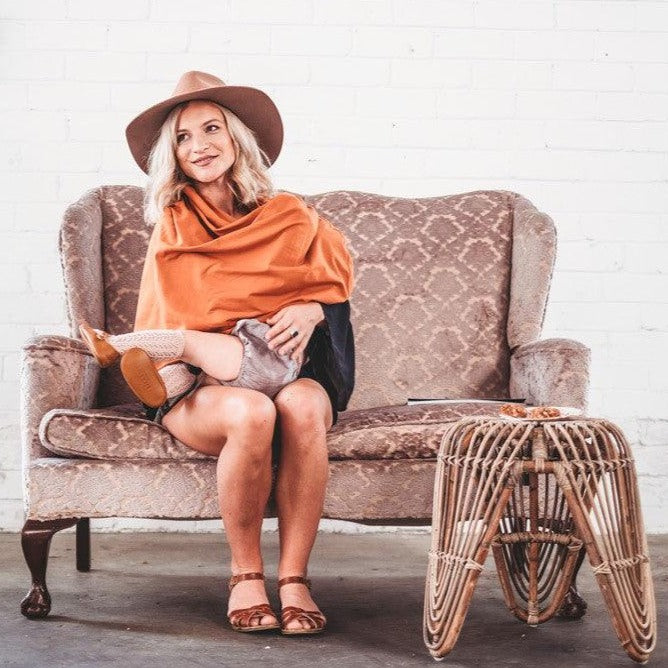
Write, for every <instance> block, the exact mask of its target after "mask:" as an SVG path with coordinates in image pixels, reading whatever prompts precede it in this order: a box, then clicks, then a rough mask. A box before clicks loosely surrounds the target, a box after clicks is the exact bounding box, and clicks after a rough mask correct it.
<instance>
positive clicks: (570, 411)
mask: <svg viewBox="0 0 668 668" xmlns="http://www.w3.org/2000/svg"><path fill="white" fill-rule="evenodd" d="M519 405H522V404H519ZM547 407H548V408H556V409H557V410H558V411H559V415H558V416H557V417H553V418H535V417H531V416H527V417H513V416H511V415H504V414H503V413H499V417H502V418H507V419H508V420H541V421H542V422H546V421H548V420H552V421H554V420H563V419H564V418H570V417H581V416H582V415H584V413H583V412H582V409H581V408H575V407H573V406H547ZM524 408H526V409H527V411H530V410H531V409H532V408H536V406H524Z"/></svg>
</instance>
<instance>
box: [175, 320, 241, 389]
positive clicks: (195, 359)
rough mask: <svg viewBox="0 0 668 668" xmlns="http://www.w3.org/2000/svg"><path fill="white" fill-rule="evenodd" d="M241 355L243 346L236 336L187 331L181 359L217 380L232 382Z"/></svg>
mask: <svg viewBox="0 0 668 668" xmlns="http://www.w3.org/2000/svg"><path fill="white" fill-rule="evenodd" d="M243 354H244V346H243V343H241V341H240V340H239V338H238V337H237V336H232V335H231V334H215V333H212V332H197V331H192V330H188V331H186V332H185V346H184V348H183V354H182V355H181V359H182V360H184V361H185V362H188V363H189V364H192V365H194V366H198V367H199V368H200V369H202V370H203V371H204V372H205V373H207V374H208V375H209V376H213V377H214V378H218V379H219V380H234V379H235V378H236V377H237V376H238V375H239V370H240V369H241V359H242V357H243Z"/></svg>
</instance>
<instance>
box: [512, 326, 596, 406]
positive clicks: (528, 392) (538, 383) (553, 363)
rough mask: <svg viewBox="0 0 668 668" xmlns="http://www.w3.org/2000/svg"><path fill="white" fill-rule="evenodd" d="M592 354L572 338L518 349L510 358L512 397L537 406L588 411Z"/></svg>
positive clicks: (552, 340)
mask: <svg viewBox="0 0 668 668" xmlns="http://www.w3.org/2000/svg"><path fill="white" fill-rule="evenodd" d="M589 360H590V352H589V348H587V346H585V345H583V344H582V343H579V342H578V341H572V340H570V339H545V340H543V341H534V342H532V343H526V344H524V345H522V346H518V347H517V348H516V349H515V351H514V352H513V354H512V356H511V358H510V396H512V397H524V398H526V400H527V403H530V404H533V405H535V406H539V405H546V404H548V405H552V406H574V407H575V408H581V409H582V410H586V408H587V392H588V390H589Z"/></svg>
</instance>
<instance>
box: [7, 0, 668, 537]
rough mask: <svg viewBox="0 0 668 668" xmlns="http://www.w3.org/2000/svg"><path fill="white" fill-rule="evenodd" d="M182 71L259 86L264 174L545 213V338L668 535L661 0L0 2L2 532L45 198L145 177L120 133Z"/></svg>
mask: <svg viewBox="0 0 668 668" xmlns="http://www.w3.org/2000/svg"><path fill="white" fill-rule="evenodd" d="M188 69H202V70H205V71H210V72H214V73H216V74H219V75H220V76H222V77H223V78H224V79H225V80H226V81H228V82H229V83H233V84H240V85H251V86H258V87H261V88H263V89H265V90H266V91H267V92H268V93H269V94H270V95H271V96H272V97H273V98H274V99H275V100H276V102H277V104H278V106H279V108H280V109H281V111H282V114H283V117H284V121H285V128H286V144H285V148H284V152H283V154H282V156H281V158H280V160H279V161H278V163H277V165H276V166H275V168H274V170H273V171H274V176H275V180H276V182H277V184H278V185H279V186H280V187H282V188H285V189H293V190H296V191H300V192H307V193H314V192H321V191H327V190H334V189H337V188H346V189H356V190H367V191H373V192H380V193H385V194H391V195H406V196H431V195H441V194H451V193H458V192H466V191H469V190H475V189H496V188H498V189H510V190H514V191H517V192H521V193H523V194H524V195H525V196H526V197H528V198H529V199H530V200H532V201H533V202H534V203H535V204H536V205H537V206H538V207H539V208H540V209H541V210H543V211H545V212H547V213H548V214H550V215H551V216H552V217H553V218H554V220H555V222H556V224H557V227H558V232H559V256H558V260H557V265H556V273H555V278H554V283H553V290H552V297H551V302H550V306H549V308H548V313H547V320H546V329H545V336H564V337H571V338H575V339H578V340H581V341H583V342H584V343H586V344H587V345H589V346H591V348H592V354H593V363H592V388H591V412H592V413H595V414H602V415H606V416H608V417H611V418H613V419H614V420H616V421H617V422H619V424H620V425H621V426H622V428H623V429H625V430H626V432H627V435H628V436H629V438H630V440H631V442H632V444H633V449H634V452H635V455H636V458H637V462H638V470H639V472H640V484H641V492H642V497H643V502H644V504H645V516H646V523H647V526H648V528H649V529H650V530H652V531H668V521H667V520H666V519H665V517H666V516H668V514H667V513H666V502H665V501H664V499H665V498H668V473H667V472H666V466H665V462H666V460H667V458H668V401H666V398H667V394H668V356H667V355H666V352H667V351H668V296H667V295H668V260H666V258H667V257H668V233H667V232H666V229H667V227H668V187H667V185H668V184H667V183H666V181H667V180H668V85H667V84H666V81H668V3H666V2H645V1H643V0H638V1H635V2H634V1H623V0H621V1H600V2H597V1H584V0H578V1H572V2H569V1H563V0H562V1H558V2H556V1H555V2H552V1H541V0H536V1H522V2H520V1H508V2H498V1H476V2H473V1H468V2H467V1H459V0H458V1H449V2H448V1H443V2H442V1H438V0H429V1H426V0H425V1H421V2H414V1H412V0H339V1H337V2H328V1H326V0H286V1H283V2H280V3H279V2H271V1H270V0H252V1H249V0H223V1H221V2H215V3H213V2H211V1H210V0H193V1H191V2H187V3H184V2H183V1H182V0H115V2H113V3H94V2H89V0H31V2H25V3H24V2H17V1H15V0H0V140H1V141H2V146H3V151H2V156H1V157H0V178H2V183H3V187H2V188H0V220H2V224H1V225H0V309H1V312H2V313H3V314H4V316H3V318H2V321H0V529H8V530H17V529H19V528H20V526H21V524H22V521H23V515H22V506H21V500H20V499H21V481H20V447H19V442H18V439H19V432H18V389H19V388H18V378H19V363H20V361H19V360H20V355H19V349H20V347H21V345H22V343H23V342H24V341H25V340H26V339H27V338H28V337H29V336H31V335H32V334H36V333H46V332H51V333H65V331H66V325H65V316H64V311H63V297H62V292H63V287H62V277H61V273H60V266H59V261H58V256H57V231H58V226H59V222H60V217H61V215H62V211H63V209H64V208H65V206H66V205H67V204H68V203H70V202H72V201H74V200H76V199H77V198H78V197H79V196H80V195H81V194H82V193H83V191H84V190H86V189H87V188H89V187H94V186H97V185H100V184H105V183H134V184H138V185H141V184H143V182H144V179H143V175H142V174H141V173H140V172H139V170H138V169H137V168H136V167H135V166H134V163H133V161H132V159H131V157H130V155H129V152H128V150H127V147H126V146H125V143H124V128H125V125H126V124H127V122H128V121H129V120H130V119H131V118H132V117H133V116H134V115H135V114H136V113H138V112H139V111H140V110H141V109H143V108H146V107H148V106H149V105H151V104H153V103H154V102H156V101H158V100H160V99H162V98H163V97H166V96H167V95H168V94H169V93H170V92H171V89H172V88H173V86H174V83H175V82H176V79H177V78H178V76H179V75H180V74H181V73H182V72H184V71H186V70H188ZM327 526H328V527H330V528H332V527H334V528H335V529H338V528H340V527H339V524H338V523H330V524H328V525H327ZM99 527H101V528H102V529H123V528H129V529H135V530H136V529H142V528H149V529H156V528H170V529H174V528H180V529H182V530H193V531H195V530H216V531H217V530H218V524H217V523H215V522H213V523H211V522H209V523H207V522H202V523H197V522H193V523H183V524H181V523H168V522H165V523H161V524H160V525H159V526H158V525H157V524H156V523H154V522H141V521H127V520H109V521H105V522H100V523H99Z"/></svg>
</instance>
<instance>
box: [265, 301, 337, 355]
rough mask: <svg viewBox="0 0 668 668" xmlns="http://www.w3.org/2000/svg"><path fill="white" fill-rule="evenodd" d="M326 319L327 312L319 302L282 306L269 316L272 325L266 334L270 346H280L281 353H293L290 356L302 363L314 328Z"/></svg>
mask: <svg viewBox="0 0 668 668" xmlns="http://www.w3.org/2000/svg"><path fill="white" fill-rule="evenodd" d="M324 319H325V312H324V311H323V310H322V306H321V305H320V304H319V303H318V302H307V303H305V304H292V305H291V306H286V307H285V308H282V309H281V310H280V311H278V313H276V314H274V315H273V316H271V318H267V324H269V325H271V328H270V329H269V331H268V332H267V333H266V334H265V338H266V339H267V341H269V348H271V350H274V349H275V348H278V353H279V354H280V355H284V354H287V353H291V355H290V358H291V359H293V360H297V361H298V362H299V363H300V364H301V362H302V360H303V359H304V350H305V349H306V346H307V344H308V342H309V340H310V338H311V334H313V330H314V329H315V327H316V325H317V324H318V323H320V322H322V321H323V320H324ZM295 332H296V334H295Z"/></svg>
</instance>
